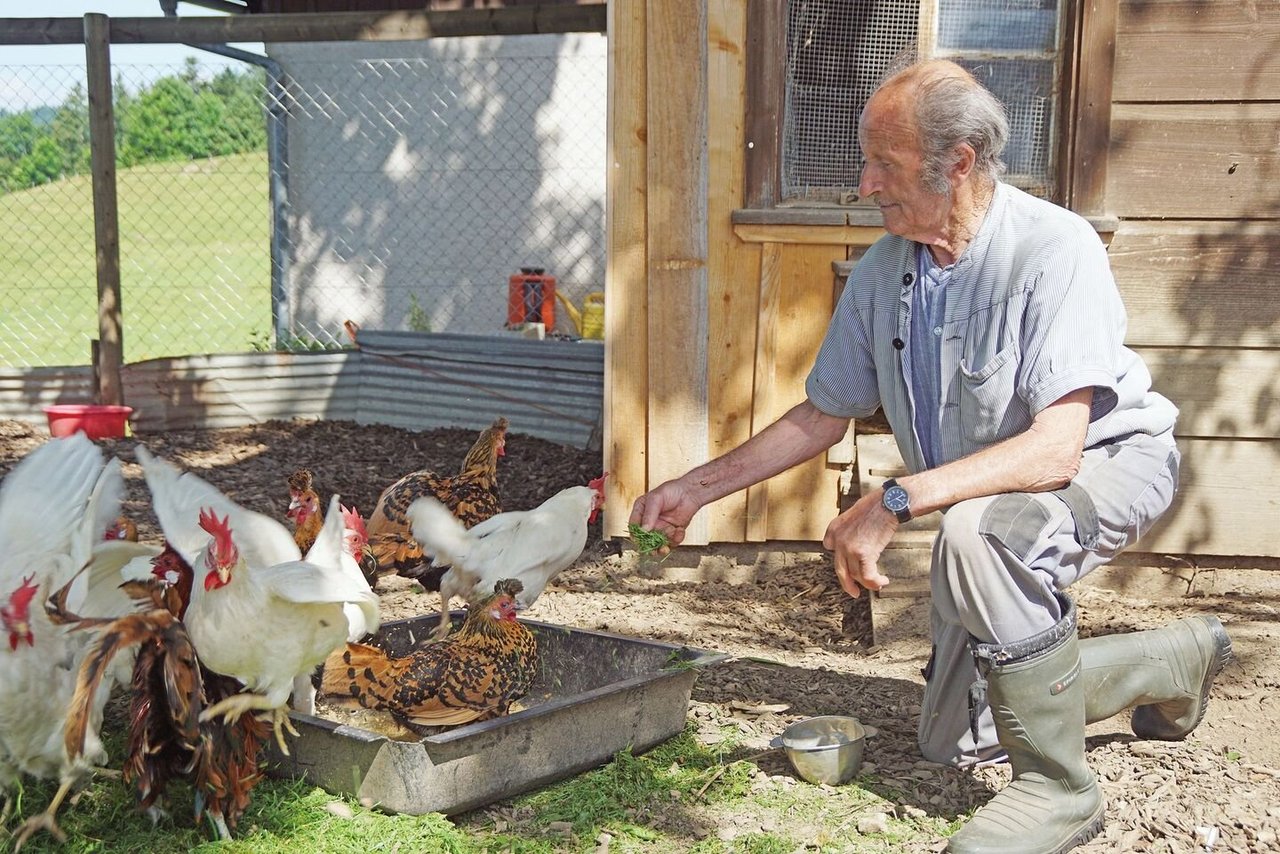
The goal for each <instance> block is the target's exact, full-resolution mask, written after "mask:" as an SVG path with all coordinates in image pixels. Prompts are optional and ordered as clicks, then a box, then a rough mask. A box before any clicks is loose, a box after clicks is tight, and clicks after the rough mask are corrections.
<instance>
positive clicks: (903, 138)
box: [858, 87, 951, 243]
mask: <svg viewBox="0 0 1280 854" xmlns="http://www.w3.org/2000/svg"><path fill="white" fill-rule="evenodd" d="M858 138H859V141H860V142H861V144H862V153H863V154H864V155H865V157H866V161H867V163H866V166H865V167H864V168H863V170H862V180H861V182H859V184H858V194H859V195H860V196H862V197H863V198H868V197H874V198H875V201H876V203H877V204H878V205H879V207H880V212H881V214H882V215H883V216H884V227H885V230H887V231H888V232H889V233H890V234H896V235H898V236H899V237H905V238H907V239H908V240H918V241H920V242H923V243H928V242H930V241H931V239H933V238H934V237H936V235H937V234H938V233H939V231H940V230H941V229H942V227H943V226H944V225H945V224H946V222H947V218H948V215H949V214H950V212H951V196H950V195H939V194H937V193H934V192H931V191H929V190H927V189H925V186H924V181H923V167H924V158H923V156H922V154H921V151H920V144H919V141H918V139H917V137H916V128H915V118H914V116H913V114H912V111H911V104H910V102H909V100H908V93H907V91H906V89H905V87H898V88H895V89H888V90H882V91H881V92H879V93H878V94H876V95H875V96H874V97H873V98H872V99H871V100H870V101H869V102H868V103H867V107H866V109H865V110H863V113H862V122H861V123H860V125H859V129H858Z"/></svg>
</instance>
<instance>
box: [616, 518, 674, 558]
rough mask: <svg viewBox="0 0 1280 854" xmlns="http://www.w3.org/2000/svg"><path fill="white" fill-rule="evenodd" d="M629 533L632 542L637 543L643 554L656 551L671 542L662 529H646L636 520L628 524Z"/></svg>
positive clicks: (637, 549)
mask: <svg viewBox="0 0 1280 854" xmlns="http://www.w3.org/2000/svg"><path fill="white" fill-rule="evenodd" d="M627 533H628V534H629V535H630V536H631V542H633V543H635V544H636V551H638V552H639V553H640V554H642V555H647V554H649V553H650V552H656V551H657V550H658V549H660V548H663V547H664V546H666V545H668V544H669V543H670V540H668V539H667V535H666V534H664V533H662V532H661V531H646V530H645V529H644V528H641V527H640V526H639V525H638V524H636V523H635V522H632V523H630V524H629V525H627Z"/></svg>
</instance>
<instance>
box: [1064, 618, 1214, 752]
mask: <svg viewBox="0 0 1280 854" xmlns="http://www.w3.org/2000/svg"><path fill="white" fill-rule="evenodd" d="M1230 660H1231V638H1230V637H1229V636H1228V635H1227V630H1226V629H1224V628H1223V627H1222V623H1221V622H1219V620H1218V618H1217V617H1209V616H1202V617H1188V618H1186V619H1182V620H1177V621H1176V622H1173V623H1170V624H1169V625H1167V626H1164V627H1162V628H1159V629H1152V630H1150V631H1145V632H1131V633H1129V634H1122V635H1106V636H1103V637H1096V638H1089V639H1087V640H1082V641H1080V666H1081V671H1082V681H1083V683H1084V690H1085V720H1086V721H1087V722H1089V723H1093V722H1094V721H1101V720H1106V719H1107V718H1109V717H1111V716H1112V715H1115V714H1118V713H1119V712H1122V711H1124V710H1125V709H1127V708H1129V707H1130V706H1137V708H1136V709H1134V710H1133V720H1132V727H1133V733H1134V735H1136V736H1138V737H1139V738H1154V739H1160V740H1163V741H1177V740H1179V739H1183V738H1186V737H1187V734H1188V733H1190V732H1191V731H1192V730H1193V729H1195V728H1196V727H1197V726H1198V725H1199V724H1200V721H1201V720H1202V719H1203V718H1204V711H1205V707H1206V706H1207V705H1208V703H1209V689H1210V688H1211V687H1212V686H1213V680H1214V679H1215V678H1216V677H1217V675H1218V673H1220V672H1221V671H1222V668H1223V667H1224V666H1226V664H1227V662H1228V661H1230Z"/></svg>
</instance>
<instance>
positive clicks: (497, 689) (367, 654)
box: [321, 579, 538, 726]
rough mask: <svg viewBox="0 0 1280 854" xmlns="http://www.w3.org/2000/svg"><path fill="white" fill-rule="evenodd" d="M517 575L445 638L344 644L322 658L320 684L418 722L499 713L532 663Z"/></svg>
mask: <svg viewBox="0 0 1280 854" xmlns="http://www.w3.org/2000/svg"><path fill="white" fill-rule="evenodd" d="M520 588H521V585H520V582H519V581H514V580H510V579H508V580H503V581H499V582H498V583H497V584H496V585H494V592H493V594H492V595H491V596H489V597H488V598H487V599H485V600H484V601H482V602H479V603H477V604H475V605H473V606H472V607H471V609H470V610H469V611H468V612H467V616H466V619H465V620H464V621H463V623H462V626H461V627H460V628H459V629H458V630H457V631H456V632H454V633H453V634H452V635H451V636H450V637H449V638H448V639H447V640H444V641H441V642H440V643H429V644H422V645H420V646H418V647H417V648H415V649H414V650H412V651H411V652H409V653H408V654H407V655H405V656H402V657H399V658H392V657H390V656H388V655H387V653H386V652H384V651H383V650H381V649H377V648H376V647H372V646H367V645H365V644H355V643H349V644H347V647H346V649H342V650H337V651H336V652H334V653H333V654H332V655H330V656H329V660H328V661H326V662H325V666H324V677H323V679H322V681H321V691H322V692H323V693H324V694H325V695H326V696H332V697H335V698H346V699H348V700H355V701H356V702H358V703H359V704H360V705H362V706H364V707H365V708H367V709H380V710H384V711H390V712H392V713H393V714H395V715H397V716H399V717H401V718H403V719H405V720H407V721H409V722H410V723H413V724H418V725H422V726H454V725H457V724H465V723H470V722H471V721H483V720H488V719H489V718H495V717H499V716H501V715H505V714H506V713H507V711H508V709H509V708H510V706H511V703H512V701H514V700H517V699H519V698H520V697H523V696H524V695H525V694H527V693H528V691H529V686H530V685H532V684H533V679H534V676H535V675H536V674H537V670H538V642H537V639H536V638H535V637H534V635H533V632H531V631H529V629H528V628H526V627H525V626H524V625H522V624H521V623H520V622H518V621H517V620H516V603H515V597H516V595H517V594H518V593H519V592H520Z"/></svg>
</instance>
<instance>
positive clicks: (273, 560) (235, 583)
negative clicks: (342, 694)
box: [136, 446, 379, 755]
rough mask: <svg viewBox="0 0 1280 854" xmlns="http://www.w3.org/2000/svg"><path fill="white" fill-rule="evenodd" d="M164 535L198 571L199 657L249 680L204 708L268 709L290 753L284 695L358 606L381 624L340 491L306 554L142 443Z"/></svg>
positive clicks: (189, 621)
mask: <svg viewBox="0 0 1280 854" xmlns="http://www.w3.org/2000/svg"><path fill="white" fill-rule="evenodd" d="M136 453H137V456H138V461H139V462H140V463H142V471H143V474H144V475H145V477H146V479H147V486H148V487H149V488H150V490H151V495H152V500H153V506H154V508H155V511H156V516H157V518H158V519H159V520H160V527H161V528H162V529H163V530H164V535H165V539H167V540H168V541H169V543H170V544H171V545H172V546H173V548H174V549H175V550H177V552H178V553H179V554H180V555H181V556H182V557H183V559H184V560H186V561H187V563H188V564H190V566H191V567H192V569H193V570H194V571H195V573H196V578H195V584H193V585H192V590H191V604H190V605H189V606H188V608H187V613H186V617H185V619H184V622H185V623H186V626H187V631H188V633H189V634H190V636H191V641H192V643H193V644H194V645H195V648H196V653H197V654H198V655H199V656H200V661H201V663H203V664H204V665H205V666H206V667H208V668H209V669H210V670H212V671H214V672H215V673H221V674H223V675H224V676H232V677H235V678H236V679H238V680H240V681H241V682H242V683H244V685H245V686H246V688H247V692H246V693H241V694H235V695H233V696H231V697H228V698H226V699H225V700H222V701H221V702H219V703H216V704H215V705H213V706H210V707H209V708H207V709H205V710H204V712H202V713H201V716H200V717H201V719H202V720H208V719H210V718H213V717H215V716H218V715H223V716H224V717H225V719H226V720H234V719H235V718H236V717H238V716H239V715H241V714H244V713H245V712H249V711H255V710H257V711H263V712H266V713H267V715H266V716H267V719H269V720H270V721H271V723H272V726H273V727H274V729H275V735H276V740H277V742H278V743H279V745H280V750H281V752H283V753H284V754H285V755H288V753H289V750H288V747H287V746H286V745H285V742H284V735H283V733H282V731H281V730H282V728H284V727H287V728H288V729H289V731H290V732H291V733H294V734H296V731H294V730H293V727H292V726H291V725H290V724H289V718H288V712H287V711H286V709H285V704H286V702H287V701H288V699H289V694H290V692H291V691H292V690H293V689H294V687H295V685H297V686H300V687H301V686H303V685H305V686H307V687H308V688H309V687H310V681H309V677H310V675H311V673H312V672H313V671H314V670H315V669H316V667H317V666H318V665H319V664H321V663H322V662H323V661H324V660H325V657H326V656H327V655H328V654H329V653H330V652H332V651H333V650H334V649H337V648H338V647H340V646H342V645H343V644H344V643H346V642H347V638H348V633H349V632H351V631H352V630H353V629H355V628H356V627H355V626H353V625H351V623H354V622H355V619H352V620H350V621H349V619H348V617H347V616H346V614H345V613H344V605H349V606H352V607H353V608H354V609H355V613H354V614H353V616H358V618H359V620H360V621H361V625H360V626H359V627H358V628H359V630H360V631H362V632H364V631H376V630H377V628H378V620H379V618H378V597H377V596H376V595H375V594H374V593H373V591H372V590H370V589H369V585H368V583H367V582H366V581H365V580H364V578H363V577H362V576H361V575H360V570H359V567H358V566H356V563H355V561H354V560H352V558H351V556H350V555H348V554H346V552H345V551H344V549H343V533H344V532H343V519H342V514H341V512H340V511H339V504H338V497H337V496H336V495H335V496H334V497H333V499H332V501H331V503H330V505H329V510H328V512H327V513H326V514H325V522H324V526H323V527H322V528H321V530H320V533H319V534H318V535H317V537H316V541H315V544H314V545H313V546H312V547H311V548H310V549H309V550H308V551H307V554H306V557H305V558H304V557H303V555H302V553H301V551H300V550H299V549H298V546H297V544H296V543H295V542H294V540H293V535H292V534H290V533H289V531H288V530H287V529H286V528H285V527H284V525H282V524H281V523H280V522H278V521H276V520H275V519H273V518H271V517H270V516H265V515H263V514H261V513H255V512H253V511H251V510H247V509H245V508H243V507H241V506H240V505H238V504H236V503H235V502H234V501H232V500H231V499H230V498H227V497H226V496H225V495H223V494H222V493H221V492H219V491H218V490H217V489H216V488H215V487H214V486H212V485H211V484H209V483H207V482H206V481H204V480H202V479H201V478H199V477H197V476H196V475H194V474H191V473H190V472H185V473H184V472H180V471H179V470H178V469H177V468H175V467H174V466H173V465H171V464H170V463H167V462H165V461H163V460H160V459H157V458H156V457H154V456H152V455H151V453H150V452H148V451H147V449H146V448H144V447H142V446H138V448H137V450H136Z"/></svg>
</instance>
